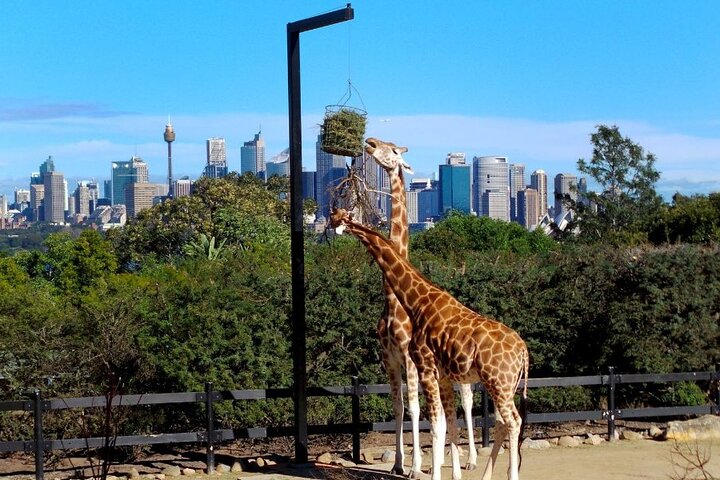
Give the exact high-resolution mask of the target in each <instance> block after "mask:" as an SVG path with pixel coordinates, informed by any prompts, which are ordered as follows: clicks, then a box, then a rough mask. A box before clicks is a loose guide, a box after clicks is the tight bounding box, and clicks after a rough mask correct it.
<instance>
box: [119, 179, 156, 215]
mask: <svg viewBox="0 0 720 480" xmlns="http://www.w3.org/2000/svg"><path fill="white" fill-rule="evenodd" d="M157 190H158V185H157V184H155V183H147V182H144V183H140V182H133V183H131V184H129V185H128V186H127V189H126V191H125V196H126V197H127V201H126V203H125V205H126V206H127V215H128V217H129V218H135V217H137V214H138V213H140V212H141V211H143V210H145V209H147V208H150V207H152V206H153V199H154V198H155V197H156V196H158V195H157V193H158V192H157Z"/></svg>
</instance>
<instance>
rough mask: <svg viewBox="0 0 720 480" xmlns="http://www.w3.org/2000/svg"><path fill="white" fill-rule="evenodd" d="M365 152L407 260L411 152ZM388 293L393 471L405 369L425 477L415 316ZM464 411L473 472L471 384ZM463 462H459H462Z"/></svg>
mask: <svg viewBox="0 0 720 480" xmlns="http://www.w3.org/2000/svg"><path fill="white" fill-rule="evenodd" d="M365 142H366V143H367V145H366V146H365V151H366V152H367V153H368V154H369V155H370V156H371V157H372V158H373V159H374V160H375V161H376V162H377V163H378V164H379V165H380V166H381V167H382V168H383V170H385V171H386V172H387V174H388V178H389V180H390V194H391V196H392V206H391V213H390V235H389V237H388V238H389V240H390V241H391V242H392V243H393V244H394V245H395V249H396V250H397V252H398V254H399V255H400V256H401V257H403V258H405V259H407V258H408V241H409V230H410V227H409V225H408V215H407V201H406V193H405V179H404V172H403V171H406V172H408V173H410V174H412V173H413V172H412V169H411V168H410V165H408V164H407V163H406V162H405V160H404V159H403V157H402V154H403V153H405V152H407V150H408V149H407V148H406V147H399V146H397V145H395V144H394V143H390V142H383V141H382V140H378V139H377V138H368V139H366V140H365ZM383 289H384V291H385V309H384V310H383V314H382V316H381V317H380V321H379V322H378V326H377V333H378V337H379V339H380V345H381V347H382V359H383V364H384V365H385V370H386V371H387V373H388V376H389V378H390V391H391V393H392V400H393V413H394V414H395V464H394V465H393V468H392V470H391V473H396V474H400V475H402V474H403V473H404V464H405V458H404V457H405V453H404V448H403V413H404V404H403V394H402V371H403V368H404V369H405V376H406V379H407V396H408V412H409V413H410V420H411V425H412V446H413V448H412V452H413V454H412V465H411V467H410V477H412V478H416V477H418V476H419V473H420V465H421V463H422V454H421V449H420V431H419V430H420V428H419V422H420V404H419V401H418V375H417V369H416V368H415V364H414V363H413V362H412V359H411V358H410V353H409V352H408V347H409V345H410V337H411V334H412V322H410V317H409V316H408V314H407V313H406V312H405V309H403V307H402V305H400V303H399V302H398V300H397V297H396V296H395V294H394V293H393V291H392V288H390V286H389V285H388V284H387V281H383ZM460 395H461V398H462V405H463V410H464V412H465V425H466V426H467V429H468V445H469V455H468V462H467V465H466V468H467V469H468V470H472V469H474V468H475V466H476V465H477V450H476V449H475V438H474V432H473V424H472V403H473V394H472V386H471V385H470V384H462V385H461V386H460ZM446 415H447V417H448V418H447V420H446V421H447V422H453V423H454V422H455V421H456V419H455V411H454V409H452V412H446ZM457 461H458V462H459V460H457Z"/></svg>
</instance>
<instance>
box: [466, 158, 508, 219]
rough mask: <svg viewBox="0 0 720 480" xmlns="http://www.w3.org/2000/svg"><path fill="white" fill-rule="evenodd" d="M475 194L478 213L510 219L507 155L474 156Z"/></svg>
mask: <svg viewBox="0 0 720 480" xmlns="http://www.w3.org/2000/svg"><path fill="white" fill-rule="evenodd" d="M473 166H474V170H475V178H474V181H473V194H474V197H473V198H474V202H475V208H476V212H477V214H478V215H482V216H485V217H490V218H496V219H499V220H505V221H509V220H510V186H509V183H510V178H509V167H508V159H507V157H493V156H487V157H474V158H473Z"/></svg>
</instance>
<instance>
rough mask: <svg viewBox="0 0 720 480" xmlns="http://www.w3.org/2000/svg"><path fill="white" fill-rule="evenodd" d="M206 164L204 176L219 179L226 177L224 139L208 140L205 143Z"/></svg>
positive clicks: (213, 138) (214, 138)
mask: <svg viewBox="0 0 720 480" xmlns="http://www.w3.org/2000/svg"><path fill="white" fill-rule="evenodd" d="M206 147H207V148H206V150H207V164H206V165H205V171H204V175H205V176H206V177H210V178H221V177H224V176H225V175H227V173H228V166H227V153H226V148H225V139H224V138H222V137H212V138H208V139H207V142H206Z"/></svg>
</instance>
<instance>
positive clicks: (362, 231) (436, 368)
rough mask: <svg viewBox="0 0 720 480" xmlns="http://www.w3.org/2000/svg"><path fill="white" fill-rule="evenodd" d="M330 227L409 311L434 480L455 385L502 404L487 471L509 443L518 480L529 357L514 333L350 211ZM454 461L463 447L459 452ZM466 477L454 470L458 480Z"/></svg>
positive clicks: (487, 474) (334, 216) (488, 473)
mask: <svg viewBox="0 0 720 480" xmlns="http://www.w3.org/2000/svg"><path fill="white" fill-rule="evenodd" d="M330 225H331V226H332V227H334V228H335V229H336V230H337V231H338V233H342V230H344V229H347V230H348V231H349V232H350V233H352V234H353V235H355V236H356V237H357V238H358V239H359V240H360V242H362V243H363V245H365V248H366V249H367V250H368V252H370V254H371V255H372V257H373V258H374V259H375V261H376V262H377V264H378V266H379V267H380V270H381V271H382V272H383V276H384V277H385V279H386V282H387V284H388V285H389V286H390V287H391V288H392V290H393V293H394V294H395V296H396V297H397V299H398V301H399V302H400V304H401V305H402V306H403V308H404V309H405V310H406V311H407V312H408V314H409V316H410V319H411V321H412V324H413V331H412V338H411V340H410V348H409V350H410V355H411V356H412V359H413V361H414V362H415V366H416V367H417V370H418V377H419V379H420V383H421V384H422V387H423V390H424V394H425V398H426V401H427V405H428V412H429V416H430V425H431V427H430V430H431V433H432V452H433V453H432V480H440V479H441V476H440V467H441V466H442V464H443V463H444V448H445V434H446V429H447V428H448V427H449V429H450V431H449V434H450V440H451V441H452V440H453V437H454V435H455V431H454V430H455V429H454V427H453V422H450V424H449V425H448V424H447V423H446V419H445V416H444V415H443V414H442V413H443V410H445V411H447V409H448V408H449V407H450V406H451V402H452V399H453V398H454V393H453V389H452V384H453V382H458V383H474V382H478V381H480V382H482V383H483V385H484V386H485V388H486V389H487V391H488V394H489V395H490V397H491V398H492V399H493V401H494V403H495V420H496V425H495V432H494V444H493V448H492V451H491V453H490V458H489V459H488V463H487V465H486V467H485V471H484V472H483V477H482V478H483V480H490V478H491V477H492V471H493V467H494V465H495V461H496V459H497V455H498V452H499V450H500V446H501V445H502V442H503V441H504V440H505V438H508V437H509V443H510V467H509V469H508V478H509V479H510V480H518V468H519V437H520V434H521V428H520V427H521V425H522V418H521V416H520V414H519V413H518V410H517V408H516V407H515V401H514V396H515V391H516V390H517V388H518V385H519V383H520V381H521V380H522V378H523V377H525V387H524V390H523V394H522V398H523V399H525V398H527V376H528V369H529V353H528V350H527V346H526V345H525V342H524V341H523V339H522V338H520V336H519V335H518V334H517V333H516V332H515V331H514V330H512V329H511V328H510V327H508V326H506V325H504V324H502V323H500V322H497V321H495V320H492V319H490V318H488V317H485V316H482V315H479V314H477V313H475V312H473V311H472V310H470V309H469V308H467V307H465V306H464V305H463V304H461V303H460V302H459V301H457V300H456V299H455V298H454V297H453V296H452V295H450V294H449V293H448V292H446V291H445V290H443V289H441V288H439V287H437V286H436V285H434V284H433V283H432V282H430V281H429V280H427V279H426V278H425V277H423V276H422V274H420V272H418V271H417V270H416V269H415V268H414V267H413V266H412V265H411V264H410V263H409V262H408V261H407V260H406V259H405V258H403V257H402V256H401V255H400V254H398V252H397V251H396V250H395V247H394V246H393V244H392V243H391V242H390V241H389V240H387V239H386V238H385V237H383V236H382V235H380V234H379V233H377V232H374V231H373V230H371V229H369V228H367V227H365V226H363V225H360V224H359V223H357V222H354V221H353V220H352V219H351V218H350V215H349V214H348V212H346V211H345V210H342V209H334V210H333V211H332V213H331V215H330ZM451 450H452V456H453V461H454V460H455V459H456V458H457V447H456V446H455V445H453V446H452V448H451ZM459 479H460V470H459V468H456V466H455V465H453V480H459Z"/></svg>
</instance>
